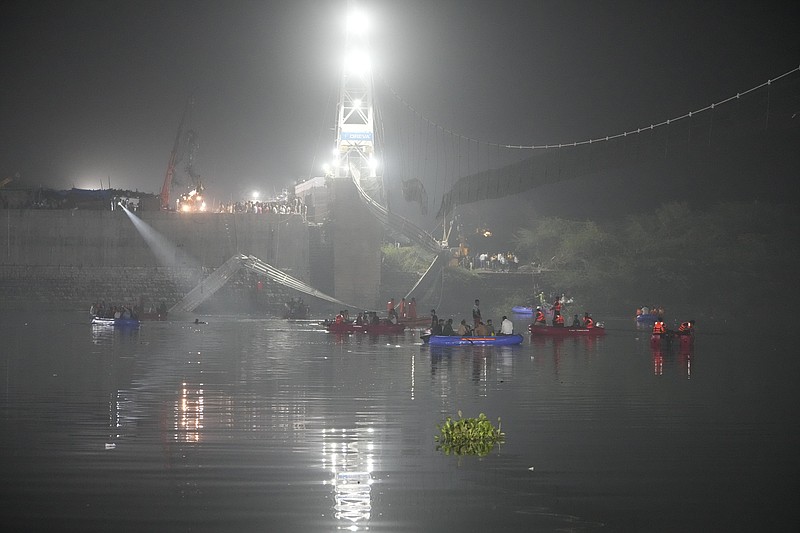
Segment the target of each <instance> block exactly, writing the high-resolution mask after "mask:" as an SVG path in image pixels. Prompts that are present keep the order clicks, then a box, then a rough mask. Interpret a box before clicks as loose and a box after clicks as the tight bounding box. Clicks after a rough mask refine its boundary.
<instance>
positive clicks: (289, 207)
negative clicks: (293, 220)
mask: <svg viewBox="0 0 800 533" xmlns="http://www.w3.org/2000/svg"><path fill="white" fill-rule="evenodd" d="M306 210H307V207H306V205H305V204H304V203H303V202H302V200H300V198H297V197H294V198H287V199H285V200H273V201H264V202H261V201H256V200H246V201H242V202H229V203H221V204H219V208H218V209H217V212H218V213H249V214H255V215H261V214H273V215H303V214H305V213H306Z"/></svg>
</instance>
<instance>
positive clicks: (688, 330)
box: [678, 319, 694, 335]
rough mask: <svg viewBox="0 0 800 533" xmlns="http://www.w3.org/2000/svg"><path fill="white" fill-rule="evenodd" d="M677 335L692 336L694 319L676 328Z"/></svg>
mask: <svg viewBox="0 0 800 533" xmlns="http://www.w3.org/2000/svg"><path fill="white" fill-rule="evenodd" d="M678 335H694V319H692V320H689V321H688V322H681V325H680V326H678Z"/></svg>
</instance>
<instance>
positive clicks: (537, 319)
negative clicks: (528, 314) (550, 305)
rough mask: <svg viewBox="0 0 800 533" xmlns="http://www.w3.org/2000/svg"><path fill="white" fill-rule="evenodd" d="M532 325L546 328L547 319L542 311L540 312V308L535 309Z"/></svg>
mask: <svg viewBox="0 0 800 533" xmlns="http://www.w3.org/2000/svg"><path fill="white" fill-rule="evenodd" d="M533 325H534V326H546V325H547V319H546V318H545V315H544V311H542V308H541V307H537V308H536V312H535V313H534V316H533Z"/></svg>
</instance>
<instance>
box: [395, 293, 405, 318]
mask: <svg viewBox="0 0 800 533" xmlns="http://www.w3.org/2000/svg"><path fill="white" fill-rule="evenodd" d="M397 318H399V319H400V320H405V318H406V299H405V298H400V303H399V304H397Z"/></svg>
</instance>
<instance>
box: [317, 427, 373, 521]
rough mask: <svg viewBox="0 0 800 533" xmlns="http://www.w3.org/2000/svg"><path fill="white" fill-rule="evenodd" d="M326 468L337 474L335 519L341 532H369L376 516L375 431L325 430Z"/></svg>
mask: <svg viewBox="0 0 800 533" xmlns="http://www.w3.org/2000/svg"><path fill="white" fill-rule="evenodd" d="M322 466H323V468H325V469H327V470H329V471H330V473H331V474H332V475H333V478H331V479H330V480H329V481H326V482H325V483H326V484H330V485H331V486H332V487H333V496H334V505H333V510H334V515H333V516H334V517H335V518H336V519H337V520H339V521H342V522H343V523H344V524H337V529H347V530H349V531H359V530H361V529H362V528H363V529H369V527H368V526H369V524H368V521H369V519H370V516H371V513H372V483H373V479H372V472H373V470H374V468H375V442H374V439H373V429H372V428H351V429H336V428H330V429H325V430H323V432H322Z"/></svg>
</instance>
